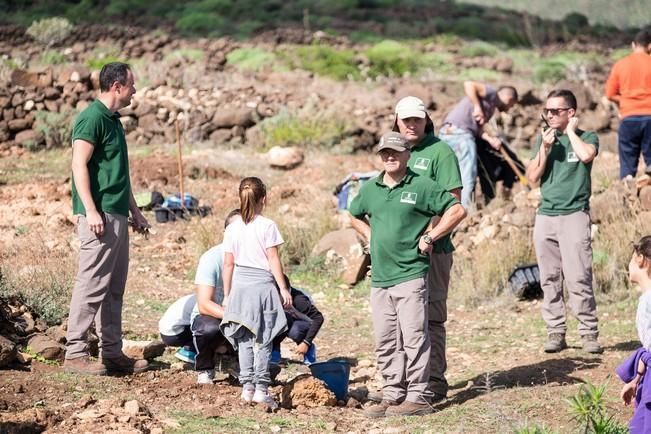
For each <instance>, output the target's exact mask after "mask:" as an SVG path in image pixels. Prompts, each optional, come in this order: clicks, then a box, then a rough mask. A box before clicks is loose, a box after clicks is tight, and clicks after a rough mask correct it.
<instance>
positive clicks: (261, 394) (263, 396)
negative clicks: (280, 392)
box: [253, 389, 278, 410]
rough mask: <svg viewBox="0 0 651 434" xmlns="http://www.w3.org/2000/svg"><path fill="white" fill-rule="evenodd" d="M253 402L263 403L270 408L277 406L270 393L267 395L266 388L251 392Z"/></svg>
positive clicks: (273, 408)
mask: <svg viewBox="0 0 651 434" xmlns="http://www.w3.org/2000/svg"><path fill="white" fill-rule="evenodd" d="M253 402H255V403H256V404H264V405H266V406H267V407H269V408H270V409H271V410H275V409H277V408H278V403H277V402H276V400H274V399H273V398H272V397H271V395H269V392H268V391H266V390H264V391H263V390H260V389H255V393H254V394H253Z"/></svg>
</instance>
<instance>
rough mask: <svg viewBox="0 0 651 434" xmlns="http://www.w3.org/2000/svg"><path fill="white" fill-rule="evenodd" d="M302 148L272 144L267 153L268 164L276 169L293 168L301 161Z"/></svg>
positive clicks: (302, 155)
mask: <svg viewBox="0 0 651 434" xmlns="http://www.w3.org/2000/svg"><path fill="white" fill-rule="evenodd" d="M304 158H305V155H304V154H303V150H302V149H301V148H298V147H296V146H288V147H283V146H274V147H273V148H271V149H270V150H269V152H268V153H267V161H269V165H270V166H271V167H273V168H276V169H285V170H289V169H293V168H294V167H296V166H298V165H299V164H301V163H302V162H303V159H304Z"/></svg>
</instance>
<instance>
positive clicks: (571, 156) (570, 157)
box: [567, 151, 579, 163]
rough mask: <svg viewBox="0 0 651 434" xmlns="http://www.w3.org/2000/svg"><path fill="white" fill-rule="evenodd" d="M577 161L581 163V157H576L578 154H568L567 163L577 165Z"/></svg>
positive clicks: (572, 152) (570, 152)
mask: <svg viewBox="0 0 651 434" xmlns="http://www.w3.org/2000/svg"><path fill="white" fill-rule="evenodd" d="M577 161H579V157H577V156H576V152H574V151H569V152H568V153H567V162H568V163H576V162H577Z"/></svg>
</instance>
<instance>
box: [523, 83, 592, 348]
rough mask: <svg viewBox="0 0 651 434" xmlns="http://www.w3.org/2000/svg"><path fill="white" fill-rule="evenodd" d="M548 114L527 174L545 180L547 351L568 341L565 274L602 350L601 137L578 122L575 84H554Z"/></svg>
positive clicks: (582, 322)
mask: <svg viewBox="0 0 651 434" xmlns="http://www.w3.org/2000/svg"><path fill="white" fill-rule="evenodd" d="M543 114H544V115H545V116H546V119H547V121H548V123H549V126H550V128H547V129H544V130H542V132H541V135H540V136H538V138H537V140H536V145H535V147H534V152H535V153H534V157H533V159H532V160H531V163H529V166H528V167H527V176H528V178H529V180H530V181H531V182H532V183H537V182H538V181H540V184H541V186H540V191H541V194H542V202H541V204H540V207H539V208H538V213H537V215H536V223H535V226H534V245H535V247H536V257H537V259H538V267H539V268H540V281H541V286H542V289H543V293H544V298H543V304H542V316H543V319H544V320H545V323H546V325H547V334H548V340H547V343H546V344H545V351H546V352H548V353H554V352H558V351H561V350H563V349H564V348H566V347H567V344H566V342H565V332H566V330H567V326H566V322H565V319H566V312H565V297H564V295H563V280H565V283H566V284H567V290H568V294H569V297H568V303H569V305H570V309H571V310H572V312H573V313H574V315H575V316H576V317H577V319H578V320H579V327H578V328H579V334H580V335H581V339H582V341H583V349H584V350H585V351H587V352H590V353H600V352H601V351H602V348H601V346H600V345H599V342H598V341H597V337H598V334H599V329H598V325H597V308H596V302H595V297H594V292H593V290H592V242H591V238H590V229H591V221H590V214H589V209H590V194H591V178H590V172H591V170H592V160H594V158H595V157H596V156H597V152H598V150H599V138H598V137H597V134H595V133H594V132H590V131H583V130H580V129H579V128H577V126H578V118H577V117H576V97H575V96H574V94H573V93H572V92H571V91H569V90H563V89H561V90H553V91H552V92H551V93H550V94H549V95H548V96H547V101H546V103H545V108H544V109H543Z"/></svg>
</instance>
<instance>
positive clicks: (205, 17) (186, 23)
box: [176, 12, 225, 35]
mask: <svg viewBox="0 0 651 434" xmlns="http://www.w3.org/2000/svg"><path fill="white" fill-rule="evenodd" d="M224 23H225V20H224V18H222V17H221V16H220V15H217V14H215V13H206V12H190V13H187V14H185V15H183V16H182V17H181V18H179V19H178V20H177V21H176V28H177V29H178V30H179V31H180V32H181V33H183V34H185V35H198V34H209V35H219V34H220V33H221V31H222V29H223V27H224Z"/></svg>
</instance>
